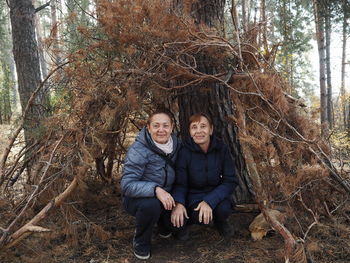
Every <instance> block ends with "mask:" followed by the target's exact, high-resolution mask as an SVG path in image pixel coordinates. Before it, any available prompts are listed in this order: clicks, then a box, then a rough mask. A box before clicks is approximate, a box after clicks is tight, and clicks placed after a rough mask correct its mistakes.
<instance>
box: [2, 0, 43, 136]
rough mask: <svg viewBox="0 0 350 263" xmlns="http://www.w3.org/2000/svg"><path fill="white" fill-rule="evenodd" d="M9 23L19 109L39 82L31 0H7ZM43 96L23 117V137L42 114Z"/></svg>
mask: <svg viewBox="0 0 350 263" xmlns="http://www.w3.org/2000/svg"><path fill="white" fill-rule="evenodd" d="M9 4H10V18H11V25H12V40H13V54H14V58H15V63H16V69H17V77H18V90H19V95H20V102H21V106H22V112H23V111H24V110H25V108H26V105H27V102H28V100H29V98H30V96H31V95H32V93H33V91H34V90H35V89H36V88H37V87H38V86H39V83H40V82H41V79H40V64H39V54H38V46H37V42H36V36H35V24H34V13H35V9H34V6H33V4H32V1H31V0H9ZM46 106H47V99H46V96H45V93H44V92H41V93H40V94H38V96H37V97H36V100H35V101H34V103H33V105H32V107H31V109H30V112H29V115H28V118H27V119H26V120H25V127H24V130H25V137H26V141H27V143H28V141H29V140H30V139H31V138H33V137H34V133H35V129H33V128H35V127H37V126H38V124H39V121H40V119H41V118H42V117H43V116H44V114H45V112H46V109H45V107H46Z"/></svg>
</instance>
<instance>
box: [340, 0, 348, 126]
mask: <svg viewBox="0 0 350 263" xmlns="http://www.w3.org/2000/svg"><path fill="white" fill-rule="evenodd" d="M341 6H342V16H343V19H342V57H341V84H340V96H341V105H342V106H341V107H342V117H343V118H342V119H343V123H342V124H343V127H344V129H347V130H348V131H350V127H349V121H348V117H347V116H349V113H348V112H347V111H346V108H347V107H346V106H347V105H346V104H347V103H346V97H345V74H346V70H345V66H346V51H347V50H346V44H347V38H348V35H349V24H348V20H349V12H350V3H349V1H347V0H343V1H342V4H341Z"/></svg>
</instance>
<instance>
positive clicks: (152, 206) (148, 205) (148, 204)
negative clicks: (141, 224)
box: [138, 198, 162, 217]
mask: <svg viewBox="0 0 350 263" xmlns="http://www.w3.org/2000/svg"><path fill="white" fill-rule="evenodd" d="M138 210H139V212H141V213H143V214H148V215H155V216H157V217H159V215H160V214H161V212H162V206H161V203H160V201H159V200H158V199H157V198H144V199H143V200H142V201H141V202H140V204H139V207H138Z"/></svg>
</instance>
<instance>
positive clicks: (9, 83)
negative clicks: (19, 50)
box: [0, 2, 16, 123]
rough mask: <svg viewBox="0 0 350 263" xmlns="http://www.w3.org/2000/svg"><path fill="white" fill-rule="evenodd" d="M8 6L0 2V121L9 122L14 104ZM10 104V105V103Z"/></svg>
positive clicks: (14, 92) (14, 91)
mask: <svg viewBox="0 0 350 263" xmlns="http://www.w3.org/2000/svg"><path fill="white" fill-rule="evenodd" d="M7 14H8V8H7V6H6V4H5V2H1V3H0V46H1V50H0V75H1V72H2V81H1V82H0V83H1V84H0V90H1V91H0V114H1V121H2V122H6V123H9V122H10V119H11V115H12V108H14V107H15V105H16V85H15V73H14V71H15V66H14V61H13V57H12V54H11V49H12V46H11V40H10V38H11V36H10V34H9V20H8V16H7ZM11 104H12V105H11Z"/></svg>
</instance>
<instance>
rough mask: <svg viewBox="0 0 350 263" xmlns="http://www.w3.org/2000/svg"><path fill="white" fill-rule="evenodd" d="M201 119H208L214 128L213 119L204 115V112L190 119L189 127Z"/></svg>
mask: <svg viewBox="0 0 350 263" xmlns="http://www.w3.org/2000/svg"><path fill="white" fill-rule="evenodd" d="M201 117H204V118H206V119H207V120H208V122H209V125H210V126H213V121H212V120H211V118H210V117H209V116H208V114H206V113H203V112H199V113H196V114H193V115H192V116H191V117H190V119H189V123H188V126H190V125H191V123H192V122H199V121H200V120H201Z"/></svg>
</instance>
